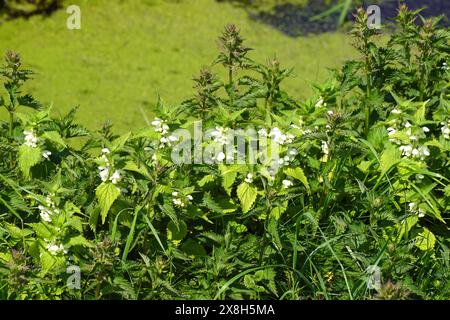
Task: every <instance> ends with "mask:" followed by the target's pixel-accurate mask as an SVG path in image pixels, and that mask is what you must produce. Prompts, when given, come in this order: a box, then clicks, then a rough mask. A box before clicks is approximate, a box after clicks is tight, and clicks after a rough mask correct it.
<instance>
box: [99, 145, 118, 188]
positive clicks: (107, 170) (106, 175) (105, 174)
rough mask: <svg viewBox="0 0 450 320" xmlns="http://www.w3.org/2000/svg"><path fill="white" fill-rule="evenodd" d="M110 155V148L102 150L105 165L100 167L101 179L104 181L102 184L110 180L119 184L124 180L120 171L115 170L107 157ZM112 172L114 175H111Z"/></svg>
mask: <svg viewBox="0 0 450 320" xmlns="http://www.w3.org/2000/svg"><path fill="white" fill-rule="evenodd" d="M109 153H110V151H109V149H108V148H103V149H102V155H101V158H102V160H103V161H104V165H102V166H99V167H98V170H100V172H99V175H100V179H102V182H106V181H108V180H109V181H111V182H112V183H113V184H117V183H118V182H119V181H120V180H121V179H122V177H121V176H120V172H119V171H118V170H113V168H112V166H111V163H110V161H109V159H108V156H107V154H109ZM111 172H113V174H111Z"/></svg>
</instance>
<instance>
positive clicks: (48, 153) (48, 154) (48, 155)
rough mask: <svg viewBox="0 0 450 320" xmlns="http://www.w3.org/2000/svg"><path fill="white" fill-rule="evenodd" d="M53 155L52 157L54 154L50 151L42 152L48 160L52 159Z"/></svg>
mask: <svg viewBox="0 0 450 320" xmlns="http://www.w3.org/2000/svg"><path fill="white" fill-rule="evenodd" d="M51 155H52V153H51V152H50V151H48V150H44V151H43V152H42V157H43V158H45V159H47V160H48V159H49V158H50V156H51Z"/></svg>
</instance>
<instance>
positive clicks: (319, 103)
mask: <svg viewBox="0 0 450 320" xmlns="http://www.w3.org/2000/svg"><path fill="white" fill-rule="evenodd" d="M326 106H327V103H326V102H324V100H323V97H322V96H320V97H319V100H318V101H317V102H316V105H315V107H316V108H323V107H326Z"/></svg>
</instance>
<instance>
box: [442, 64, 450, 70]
mask: <svg viewBox="0 0 450 320" xmlns="http://www.w3.org/2000/svg"><path fill="white" fill-rule="evenodd" d="M441 69H442V70H446V71H447V70H450V67H449V66H448V65H447V62H443V63H442V67H441Z"/></svg>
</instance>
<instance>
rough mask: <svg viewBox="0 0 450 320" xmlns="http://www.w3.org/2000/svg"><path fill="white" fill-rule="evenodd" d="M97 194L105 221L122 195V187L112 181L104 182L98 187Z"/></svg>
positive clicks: (103, 220) (103, 221)
mask: <svg viewBox="0 0 450 320" xmlns="http://www.w3.org/2000/svg"><path fill="white" fill-rule="evenodd" d="M95 194H96V196H97V199H98V202H99V205H100V209H101V213H100V215H101V217H102V223H105V220H106V216H107V215H108V212H109V209H110V208H111V206H112V204H113V203H114V201H116V199H117V198H118V197H119V195H120V189H119V188H118V187H116V186H115V185H114V184H112V183H108V182H103V183H102V184H100V185H99V186H98V187H97V189H96V190H95Z"/></svg>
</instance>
